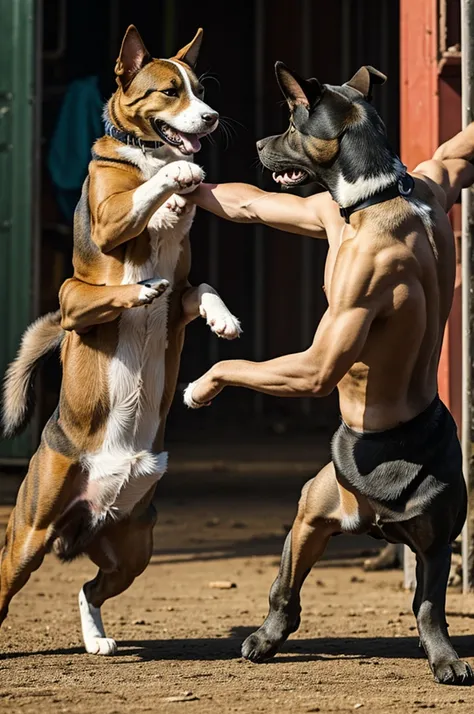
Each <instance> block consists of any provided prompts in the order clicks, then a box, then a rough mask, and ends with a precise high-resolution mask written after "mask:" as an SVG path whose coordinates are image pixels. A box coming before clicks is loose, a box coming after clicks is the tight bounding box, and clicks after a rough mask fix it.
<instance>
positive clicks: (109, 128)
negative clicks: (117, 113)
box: [104, 117, 164, 151]
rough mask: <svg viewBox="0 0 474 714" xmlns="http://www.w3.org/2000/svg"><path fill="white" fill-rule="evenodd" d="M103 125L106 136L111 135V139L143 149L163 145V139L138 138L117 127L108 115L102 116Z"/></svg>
mask: <svg viewBox="0 0 474 714" xmlns="http://www.w3.org/2000/svg"><path fill="white" fill-rule="evenodd" d="M104 125H105V133H106V134H107V136H111V137H112V139H117V141H121V142H122V144H126V145H127V146H136V147H138V148H139V149H141V150H142V151H143V150H144V149H159V147H160V146H163V145H164V142H163V141H145V140H144V139H139V138H138V136H135V134H131V133H129V132H127V131H122V130H121V129H117V127H116V126H114V125H113V124H112V122H111V121H110V119H109V118H108V117H105V118H104Z"/></svg>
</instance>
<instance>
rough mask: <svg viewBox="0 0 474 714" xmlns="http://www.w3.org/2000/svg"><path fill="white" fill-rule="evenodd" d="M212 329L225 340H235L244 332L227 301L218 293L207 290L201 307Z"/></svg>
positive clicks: (201, 311)
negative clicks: (226, 303)
mask: <svg viewBox="0 0 474 714" xmlns="http://www.w3.org/2000/svg"><path fill="white" fill-rule="evenodd" d="M199 311H200V313H201V317H204V318H205V320H206V322H207V324H208V325H209V327H210V328H211V330H212V331H213V332H214V333H215V334H216V335H217V336H218V337H222V338H224V339H225V340H235V338H236V337H239V336H240V335H241V333H242V328H241V327H240V322H239V320H238V319H237V318H236V317H235V316H234V315H232V313H231V312H230V311H229V309H228V308H227V306H226V305H225V303H224V302H223V301H222V299H221V298H220V297H219V295H217V294H216V293H212V292H205V293H204V294H203V296H202V298H201V305H200V307H199Z"/></svg>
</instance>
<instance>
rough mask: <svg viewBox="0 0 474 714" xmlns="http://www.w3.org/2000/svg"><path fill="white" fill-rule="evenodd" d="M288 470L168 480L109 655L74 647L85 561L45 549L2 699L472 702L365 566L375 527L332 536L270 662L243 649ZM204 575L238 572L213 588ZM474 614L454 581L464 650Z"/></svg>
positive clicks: (264, 704)
mask: <svg viewBox="0 0 474 714" xmlns="http://www.w3.org/2000/svg"><path fill="white" fill-rule="evenodd" d="M300 482H301V479H295V480H294V482H293V483H292V486H291V488H283V487H280V486H281V483H282V481H281V479H280V480H278V479H276V481H274V480H268V481H266V482H265V483H263V482H262V479H261V478H260V477H259V481H258V483H257V480H255V481H254V480H253V479H252V478H251V476H250V475H248V476H247V477H245V478H242V480H241V482H240V485H239V488H238V489H232V488H228V489H227V490H225V489H224V490H223V489H220V488H218V487H217V486H216V487H214V486H213V485H212V484H211V485H209V483H208V484H207V485H206V488H201V484H200V482H199V478H198V479H197V480H194V481H193V484H192V487H191V485H190V484H191V482H189V483H188V484H186V483H185V482H180V481H179V480H178V481H177V482H175V483H174V485H173V487H172V488H171V489H169V490H168V491H165V492H164V493H163V495H161V497H160V498H159V500H158V506H159V510H160V517H159V522H158V525H157V528H156V534H155V554H154V556H153V560H152V562H151V564H150V566H149V567H148V570H147V571H146V572H145V574H144V575H142V576H141V577H140V578H139V579H138V580H137V581H136V582H135V583H134V585H133V586H132V587H131V588H130V589H129V590H128V591H127V592H126V593H124V594H123V595H121V596H119V597H118V598H116V599H115V600H112V601H109V602H108V603H107V604H106V605H105V606H104V621H105V625H106V630H107V633H108V635H109V636H113V637H115V638H116V639H117V640H118V641H119V653H118V655H117V656H116V657H113V658H98V657H94V656H91V655H87V654H84V653H83V649H82V643H81V638H80V629H79V617H78V610H77V606H76V598H77V593H78V591H79V589H80V587H81V585H82V584H83V583H84V582H85V581H86V580H88V579H90V578H91V576H93V574H94V567H93V566H92V565H91V564H90V563H89V562H88V561H87V560H85V559H79V560H77V561H75V562H74V563H73V564H71V565H68V566H65V565H60V564H59V563H58V562H57V561H56V560H55V559H54V557H53V556H48V557H47V558H46V560H45V562H44V564H43V566H42V567H41V569H40V570H39V571H38V572H37V573H35V574H34V575H33V577H32V578H31V580H30V582H29V583H28V585H27V586H26V587H25V588H24V590H23V591H22V592H21V593H20V594H19V595H18V596H17V597H16V598H15V600H14V601H13V603H12V606H11V609H10V615H9V617H8V619H7V621H6V622H5V624H4V626H3V628H2V630H1V632H0V651H1V652H2V656H1V657H0V711H1V712H9V713H14V712H22V713H24V714H30V713H31V714H45V713H48V714H50V713H51V712H71V713H74V714H76V713H77V714H85V712H87V713H90V712H98V711H101V712H104V713H105V714H125V713H126V714H134V713H135V712H137V713H138V712H140V713H141V712H157V711H158V712H165V713H167V712H170V714H181V712H186V714H193V713H198V712H199V714H208V713H209V714H214V713H217V712H219V713H222V712H223V713H227V712H242V713H245V714H255V713H256V712H292V714H293V713H294V714H298V713H299V712H348V711H353V710H356V709H362V710H363V711H367V712H373V713H375V714H379V713H381V712H391V713H393V714H402V713H403V714H410V713H411V712H418V711H422V710H425V709H435V710H436V711H438V712H454V713H455V714H458V713H459V714H468V713H469V714H472V712H473V711H474V688H472V689H469V688H467V687H457V688H456V687H442V686H441V685H436V684H435V683H434V682H433V680H432V678H431V674H430V672H429V669H428V665H427V663H426V660H425V659H424V658H423V657H422V655H421V653H420V651H419V649H418V646H417V636H416V631H415V622H414V618H413V616H412V614H411V610H410V601H411V595H410V594H409V593H406V592H404V591H403V589H402V574H401V572H400V571H392V572H389V573H385V574H379V573H364V572H363V571H362V569H361V567H360V564H361V563H362V559H363V557H364V555H366V554H367V552H366V549H367V547H369V548H374V547H377V543H376V542H375V541H369V540H364V539H356V538H353V539H349V538H346V539H344V538H338V539H337V538H336V539H334V541H333V543H332V544H331V547H330V549H329V552H328V554H327V557H326V559H325V560H324V561H323V562H321V564H319V565H318V566H317V567H315V568H314V570H313V572H312V574H311V575H310V577H309V578H308V581H307V583H306V585H305V587H304V590H303V619H302V625H301V628H300V630H299V632H298V633H296V634H295V635H293V636H292V638H291V640H290V641H289V642H288V643H287V645H286V646H285V648H284V650H283V651H282V653H280V654H279V655H277V657H276V658H275V659H274V660H272V661H270V662H269V663H268V664H264V665H253V664H250V663H249V662H246V661H244V660H242V659H241V657H240V645H241V642H242V640H243V639H244V638H245V637H246V635H247V634H249V633H250V632H252V631H253V630H254V629H255V628H256V627H257V626H258V625H259V624H260V623H261V622H262V620H263V618H264V616H265V614H266V610H267V598H268V590H269V587H270V585H271V583H272V581H273V579H274V577H275V575H276V570H277V566H278V559H279V558H278V556H279V552H280V550H281V546H282V544H283V539H284V535H285V530H286V528H287V527H288V524H289V523H291V520H292V518H293V515H294V511H295V504H296V493H297V492H298V490H299V484H300ZM216 483H217V481H216ZM8 511H9V508H8V507H3V509H1V513H0V516H1V522H2V524H3V525H4V523H5V519H6V517H7V515H8ZM364 551H365V552H364ZM215 580H230V581H232V582H233V583H235V585H236V587H235V588H232V589H228V590H215V589H211V588H210V587H209V582H210V581H215ZM473 619H474V597H471V596H469V597H468V596H463V595H462V594H460V593H459V592H453V591H450V593H449V596H448V620H449V623H450V631H451V635H452V636H453V641H454V643H455V646H456V647H457V649H458V652H459V654H460V655H461V656H462V657H467V658H471V664H474V622H473ZM170 697H177V698H178V699H183V698H184V701H170V700H169V698H170Z"/></svg>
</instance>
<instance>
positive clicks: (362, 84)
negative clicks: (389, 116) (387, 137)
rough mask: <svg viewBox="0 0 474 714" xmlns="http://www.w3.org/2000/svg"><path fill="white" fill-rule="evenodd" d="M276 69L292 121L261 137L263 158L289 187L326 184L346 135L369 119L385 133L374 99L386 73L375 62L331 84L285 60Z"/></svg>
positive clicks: (260, 145) (378, 129)
mask: <svg viewBox="0 0 474 714" xmlns="http://www.w3.org/2000/svg"><path fill="white" fill-rule="evenodd" d="M275 70H276V76H277V81H278V84H279V86H280V89H281V91H282V93H283V95H284V97H285V99H286V101H287V103H288V106H289V109H290V125H289V127H288V129H287V130H286V131H285V132H284V133H283V134H280V135H277V136H270V137H268V138H266V139H262V140H260V141H258V142H257V150H258V153H259V157H260V161H261V162H262V164H263V165H264V166H265V167H266V168H268V169H270V171H272V172H273V178H274V180H275V181H276V182H277V183H280V184H282V185H283V186H285V187H291V186H296V185H298V184H302V183H305V182H308V181H316V182H318V183H320V184H322V185H323V186H326V187H327V181H326V180H325V172H327V170H328V168H330V167H331V166H333V164H334V162H335V160H336V159H337V158H338V157H339V154H340V149H341V140H342V137H343V136H344V135H347V134H348V132H350V131H351V129H354V130H355V129H356V127H360V126H361V125H364V124H370V125H371V126H372V127H375V128H376V131H380V132H382V133H383V134H385V127H384V125H383V122H382V120H381V119H380V117H379V116H378V114H377V112H376V111H375V110H374V109H373V108H372V107H371V106H370V104H369V102H370V100H371V97H372V86H373V85H374V84H382V83H383V82H385V80H386V77H385V75H383V74H382V73H381V72H378V71H377V70H376V69H373V67H361V69H360V70H359V71H358V72H357V73H356V74H355V75H354V76H353V77H352V79H350V80H349V81H348V82H346V83H345V84H343V85H342V86H331V85H328V84H320V83H319V82H318V80H317V79H302V78H301V77H299V76H298V75H297V74H296V72H293V71H291V70H289V69H288V68H287V67H286V66H285V65H284V64H283V63H282V62H277V63H276V65H275Z"/></svg>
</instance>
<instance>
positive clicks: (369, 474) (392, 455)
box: [331, 396, 466, 523]
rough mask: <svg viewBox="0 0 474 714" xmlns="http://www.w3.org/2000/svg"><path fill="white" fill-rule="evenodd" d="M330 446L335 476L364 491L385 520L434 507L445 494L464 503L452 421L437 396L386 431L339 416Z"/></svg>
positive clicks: (456, 439)
mask: <svg viewBox="0 0 474 714" xmlns="http://www.w3.org/2000/svg"><path fill="white" fill-rule="evenodd" d="M331 452H332V460H333V463H334V466H335V469H336V475H337V478H338V480H339V481H340V482H341V484H342V485H343V486H346V487H347V488H349V489H350V490H354V491H356V492H357V493H360V494H362V495H363V496H365V497H366V498H367V499H368V500H369V501H370V503H371V504H372V506H373V508H374V510H375V512H376V513H377V515H378V516H379V517H380V520H381V521H383V522H387V523H389V522H397V521H398V522H399V521H406V520H409V519H410V518H414V517H415V516H419V515H421V514H423V513H427V512H428V511H429V510H431V509H432V508H433V509H436V510H437V509H438V508H440V507H442V500H443V499H449V501H451V503H452V499H456V501H457V502H459V507H460V509H462V508H463V507H464V508H465V499H466V487H465V484H464V479H463V476H462V454H461V445H460V443H459V439H458V436H457V431H456V424H455V422H454V419H453V417H452V416H451V414H450V412H449V410H448V409H447V408H446V406H445V405H444V404H443V402H442V401H441V400H440V399H439V397H438V396H437V397H436V398H435V399H434V401H433V402H432V403H431V404H430V405H429V406H428V407H427V408H426V409H425V410H424V411H423V412H422V413H421V414H419V415H418V416H416V417H415V418H414V419H412V420H411V421H409V422H406V423H405V424H402V425H401V426H398V427H395V428H394V429H388V430H387V431H381V432H357V431H354V430H353V429H351V428H350V427H349V426H347V424H345V423H344V422H343V423H342V424H341V426H340V427H339V429H338V430H337V431H336V433H335V434H334V437H333V439H332V443H331ZM463 502H464V503H463Z"/></svg>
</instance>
